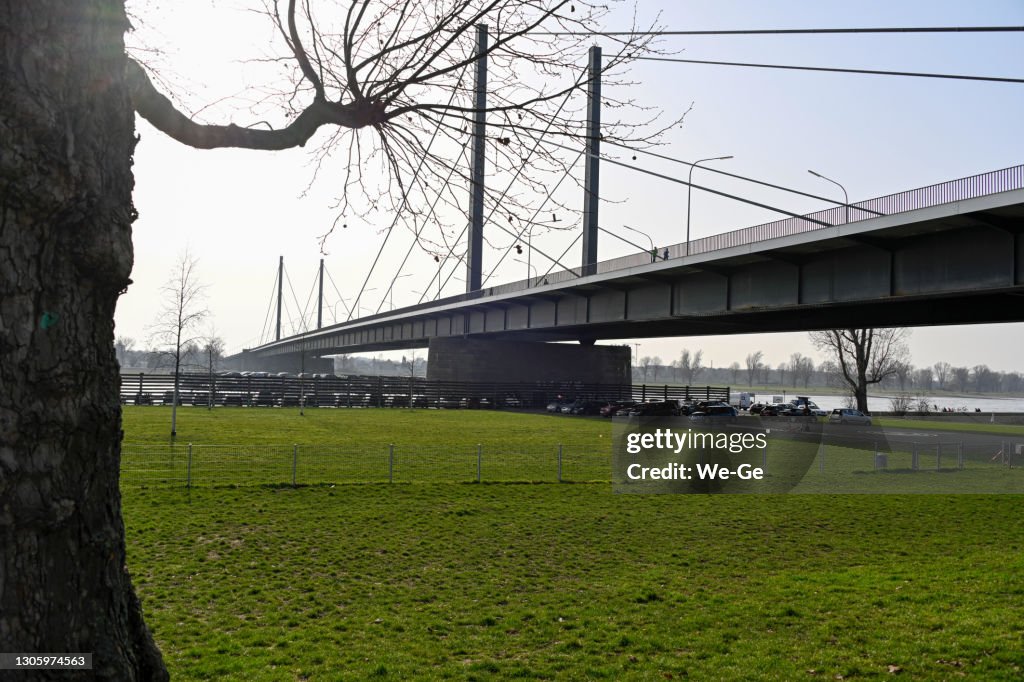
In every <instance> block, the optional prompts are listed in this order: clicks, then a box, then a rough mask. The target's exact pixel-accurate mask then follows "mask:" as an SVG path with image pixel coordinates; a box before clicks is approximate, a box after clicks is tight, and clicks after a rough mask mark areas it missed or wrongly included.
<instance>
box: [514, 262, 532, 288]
mask: <svg viewBox="0 0 1024 682" xmlns="http://www.w3.org/2000/svg"><path fill="white" fill-rule="evenodd" d="M512 260H514V261H515V262H517V263H522V264H523V265H525V266H526V279H530V271H531V270H532V271H533V279H534V280H535V281H536V279H537V266H536V265H534V264H533V263H530V262H529V261H525V260H523V259H522V258H513V259H512ZM530 286H533V285H532V284H531V285H530Z"/></svg>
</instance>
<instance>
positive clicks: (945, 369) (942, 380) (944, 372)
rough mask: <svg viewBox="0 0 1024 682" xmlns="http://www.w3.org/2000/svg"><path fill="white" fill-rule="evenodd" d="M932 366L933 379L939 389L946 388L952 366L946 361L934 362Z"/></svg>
mask: <svg viewBox="0 0 1024 682" xmlns="http://www.w3.org/2000/svg"><path fill="white" fill-rule="evenodd" d="M932 368H933V369H934V370H935V381H936V382H938V384H939V389H940V390H941V389H944V388H946V382H947V381H949V378H950V376H951V375H952V373H953V366H952V365H951V364H949V363H948V362H936V363H935V364H934V365H933V366H932Z"/></svg>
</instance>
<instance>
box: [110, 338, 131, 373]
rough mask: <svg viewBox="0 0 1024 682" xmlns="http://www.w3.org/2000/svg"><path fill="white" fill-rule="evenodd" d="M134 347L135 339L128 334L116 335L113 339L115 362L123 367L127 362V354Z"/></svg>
mask: <svg viewBox="0 0 1024 682" xmlns="http://www.w3.org/2000/svg"><path fill="white" fill-rule="evenodd" d="M134 349H135V339H133V338H132V337H130V336H118V337H117V339H116V340H115V341H114V352H115V353H117V364H118V365H120V366H121V367H124V366H125V365H126V364H127V363H128V354H129V353H131V352H132V351H133V350H134Z"/></svg>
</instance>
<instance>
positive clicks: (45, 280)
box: [0, 0, 673, 681]
mask: <svg viewBox="0 0 1024 682" xmlns="http://www.w3.org/2000/svg"><path fill="white" fill-rule="evenodd" d="M266 7H267V15H268V17H269V19H270V21H271V23H272V25H273V26H274V27H275V28H276V29H277V33H278V34H279V36H280V37H279V38H278V42H277V46H278V48H279V51H278V53H277V54H271V55H270V57H269V60H270V62H271V63H273V64H274V65H280V64H281V63H282V62H280V61H278V59H277V58H278V57H286V58H287V59H288V63H289V64H290V65H291V73H292V74H293V76H294V78H293V79H292V80H286V81H284V82H279V83H258V84H253V87H252V88H251V90H250V91H249V92H247V93H245V94H246V95H248V96H250V97H248V99H249V100H250V101H251V100H253V99H256V100H259V101H257V102H255V103H254V108H255V109H257V110H258V111H254V112H253V113H252V114H246V118H245V119H244V120H242V119H241V118H239V119H238V121H239V122H240V123H241V125H235V124H233V123H227V121H228V120H229V118H234V116H231V117H224V119H223V120H222V121H221V122H220V123H212V124H209V125H207V124H206V123H205V122H203V121H200V120H198V116H189V115H186V114H185V113H182V111H181V110H179V109H178V108H177V107H176V106H175V104H174V103H173V102H172V100H171V99H169V98H168V97H166V96H165V94H164V93H161V92H160V91H159V90H158V89H157V88H156V87H155V86H154V84H153V79H152V78H151V74H147V73H146V72H145V70H144V69H143V67H141V66H140V65H139V63H138V62H137V61H135V60H133V59H131V58H128V57H126V49H125V48H126V46H125V42H124V33H125V31H127V30H128V29H129V22H128V17H127V15H126V13H125V6H124V0H74V1H73V2H69V1H68V0H33V2H9V3H6V4H5V6H4V11H3V12H0V43H2V44H3V46H4V49H3V50H0V107H2V110H3V116H2V117H0V121H2V123H0V149H2V150H4V151H5V153H0V178H3V192H2V196H3V202H4V230H3V234H4V238H5V240H9V242H7V241H5V246H8V247H9V248H10V249H11V250H12V252H16V253H18V254H19V257H18V258H13V259H8V262H5V268H4V269H3V271H2V272H0V300H3V302H4V306H5V308H4V315H5V319H6V318H7V317H8V316H9V317H10V319H17V320H22V321H24V324H19V325H0V384H2V385H3V387H4V390H3V391H0V411H2V412H3V413H4V414H9V415H13V416H12V417H11V419H13V420H14V421H13V422H12V423H11V424H10V425H9V426H10V428H5V429H3V430H0V450H3V451H4V452H5V453H8V454H9V457H4V458H2V461H0V478H2V480H3V481H4V486H5V490H8V491H47V492H46V494H35V493H32V494H27V493H26V494H18V495H15V496H10V497H9V498H5V504H4V505H3V514H2V516H3V519H4V522H3V523H0V546H2V547H3V548H4V551H3V552H0V575H2V576H4V579H3V580H0V604H3V609H2V610H0V651H28V652H31V651H34V652H46V651H66V652H75V651H93V652H103V656H102V659H103V660H102V666H103V667H102V670H99V671H96V673H95V675H96V676H97V677H100V678H102V679H111V680H115V679H116V680H126V681H129V680H162V679H166V678H167V672H166V669H165V667H164V665H163V662H162V660H161V656H160V653H159V651H158V650H157V648H156V646H155V645H154V643H153V639H152V636H151V634H150V632H149V631H148V629H147V628H146V625H145V623H144V621H143V618H142V612H141V609H140V607H139V602H138V599H137V597H136V595H135V593H134V590H133V588H132V585H131V580H130V577H129V575H128V573H127V571H126V569H125V556H126V552H125V541H124V525H123V521H122V519H121V507H120V496H119V493H118V473H119V468H120V467H119V464H120V454H121V453H120V435H121V412H120V406H119V401H118V391H117V386H118V366H117V358H116V354H115V349H114V325H113V315H114V308H115V306H116V303H117V299H118V297H119V296H120V294H121V293H123V292H124V291H125V290H126V289H127V287H128V286H129V285H130V284H131V280H130V278H129V276H130V273H131V269H132V259H133V255H132V244H131V226H132V222H133V221H134V218H135V211H134V208H133V205H132V188H133V185H134V178H133V176H132V155H133V152H134V148H135V144H136V140H137V137H136V135H135V127H134V126H135V113H136V112H137V113H139V114H140V115H141V116H142V117H144V118H145V119H147V120H148V121H150V123H152V124H153V125H154V126H155V127H156V128H157V129H159V130H162V131H163V132H165V133H166V134H168V135H170V136H171V137H173V138H175V139H177V140H179V141H181V142H183V143H185V144H189V145H191V146H194V147H200V148H213V147H244V148H250V149H261V150H274V149H285V148H290V147H298V146H302V145H305V144H306V143H307V142H309V141H310V139H311V138H312V135H313V133H314V132H316V131H318V130H320V129H322V128H328V129H330V132H333V133H336V134H334V135H331V134H327V135H324V136H323V137H322V138H321V139H323V140H324V141H325V143H324V145H323V146H322V147H320V148H319V150H318V152H317V154H319V156H318V157H314V160H315V161H324V160H325V159H326V156H327V155H329V153H331V152H340V153H338V154H336V155H335V158H338V159H340V163H343V164H345V168H344V169H343V171H344V175H343V176H342V180H341V182H340V183H339V186H340V192H341V196H340V199H341V203H340V208H339V215H338V217H339V220H345V219H347V217H348V216H353V215H360V214H363V215H365V214H366V213H367V212H370V211H373V210H374V209H377V208H378V207H379V208H380V209H382V210H383V209H402V210H400V211H396V212H398V213H400V214H401V215H402V216H403V218H404V219H405V221H406V224H407V225H408V226H409V227H410V229H414V228H415V227H417V226H419V225H422V224H423V223H424V222H425V221H426V219H427V216H428V214H429V215H430V216H431V218H430V219H431V220H436V219H435V218H433V215H434V213H433V212H432V211H429V210H428V204H429V202H428V201H426V200H425V199H426V198H433V197H434V196H436V195H438V194H441V195H444V199H445V201H446V203H448V204H449V205H453V206H454V205H459V207H460V210H463V209H462V207H461V204H462V202H460V201H458V198H457V195H456V193H455V191H454V189H453V188H455V189H457V188H458V187H459V185H460V184H465V183H466V182H467V177H466V172H465V169H464V168H463V164H462V163H460V162H458V159H460V158H461V153H462V149H463V147H464V143H465V141H466V140H467V139H468V131H467V130H466V128H467V119H468V118H471V117H472V116H473V115H474V114H475V113H476V111H475V107H474V105H473V104H472V103H471V99H470V98H471V96H472V93H471V91H470V88H468V87H466V84H467V82H468V80H467V79H468V74H467V71H468V68H467V67H469V66H470V65H471V64H472V63H473V62H474V61H475V60H476V58H477V56H476V55H475V54H474V52H473V49H474V48H473V46H472V41H471V40H470V39H469V37H470V33H471V32H472V27H473V26H475V25H476V24H480V23H485V24H488V25H489V26H490V27H491V33H492V35H493V36H494V40H493V41H492V42H491V43H490V45H489V47H488V49H487V56H488V58H489V60H490V63H491V80H490V83H491V87H490V90H491V95H490V102H489V118H488V121H487V124H488V127H489V131H488V133H487V143H488V147H489V155H490V157H491V158H490V161H491V163H492V166H491V167H492V169H493V170H494V171H495V172H496V171H498V170H499V169H500V170H503V171H504V172H505V173H506V174H510V175H513V176H514V171H515V170H517V169H526V173H525V175H524V176H523V177H520V182H521V184H522V187H521V189H522V190H523V191H521V192H512V193H510V195H512V196H510V197H505V198H504V199H502V198H500V197H501V195H499V194H498V193H497V191H496V190H494V189H490V190H489V194H488V196H487V206H488V208H490V209H495V210H496V209H499V208H500V209H502V210H496V211H495V212H496V215H498V216H511V217H510V218H509V221H510V222H512V221H515V222H516V223H518V221H520V220H523V218H522V215H523V213H522V211H521V210H519V211H517V210H516V209H517V208H519V209H523V208H531V207H533V206H534V205H535V204H536V203H539V199H536V198H534V199H531V196H533V197H536V196H538V195H539V194H540V192H541V188H543V187H545V186H546V181H547V180H548V179H549V176H550V175H552V174H559V173H561V172H562V171H563V170H564V169H566V168H567V167H569V166H570V165H571V161H572V154H573V152H568V153H566V154H564V155H563V154H561V153H560V151H558V149H557V148H556V147H553V146H552V145H551V144H550V142H551V141H558V142H559V143H560V144H564V145H566V146H569V147H570V148H572V149H578V148H579V146H581V145H580V142H581V140H582V138H583V137H584V136H585V135H586V133H585V131H584V129H583V126H582V124H581V123H580V120H579V119H580V117H579V116H577V115H576V113H577V112H576V108H578V103H577V102H576V101H575V100H573V93H578V92H580V91H581V90H582V89H583V88H585V87H586V78H585V76H584V75H583V73H582V69H581V66H582V64H583V60H582V58H581V57H582V55H583V53H584V51H585V49H586V47H587V45H588V44H589V42H590V40H591V39H590V38H589V37H587V36H582V35H579V34H580V33H586V32H587V31H589V30H592V29H596V28H599V20H600V18H601V16H602V12H603V11H604V10H603V5H598V4H597V3H593V4H591V3H588V2H586V1H585V0H573V1H572V2H570V1H568V0H566V1H554V2H551V3H544V4H540V3H535V2H532V1H530V0H488V1H486V2H479V1H478V0H473V1H470V0H464V1H457V0H410V1H409V2H406V3H403V4H401V5H400V6H398V5H396V3H392V2H389V1H387V0H377V1H375V2H371V0H353V2H350V3H348V4H347V5H344V6H342V5H336V6H331V5H330V4H329V3H317V4H316V5H315V6H314V5H313V4H312V3H298V2H296V1H295V0H290V1H289V2H287V3H278V2H274V1H271V2H269V3H268V4H267V6H266ZM279 7H281V8H282V10H283V13H280V14H279V12H278V8H279ZM314 7H315V8H316V11H320V8H326V10H327V11H328V12H329V11H334V14H333V16H334V17H336V20H335V21H334V22H331V21H329V20H328V21H324V20H323V17H322V16H317V17H314V16H312V14H313V12H314V9H313V8H314ZM574 10H575V11H574ZM326 16H331V15H326ZM565 29H568V30H569V31H571V32H574V33H575V35H571V36H566V35H553V34H555V33H559V32H563V31H564V30H565ZM612 40H614V39H612ZM650 40H651V38H648V37H640V36H638V37H636V38H623V39H620V40H619V42H618V43H617V49H616V50H615V51H614V52H612V53H611V54H609V55H608V58H607V59H606V60H605V65H604V69H603V76H604V78H605V82H606V83H612V82H613V81H614V80H615V79H616V77H618V78H619V82H620V83H622V82H625V76H624V75H623V74H624V72H623V71H622V69H623V67H625V66H626V65H627V63H628V62H629V61H630V60H631V59H633V58H635V57H638V56H642V55H643V54H644V53H645V52H648V53H649V51H650V47H651V46H650V42H649V41H650ZM240 57H242V56H241V55H240ZM616 74H618V76H616ZM157 80H159V79H157ZM260 93H269V97H267V98H262V97H261V95H260ZM179 94H180V93H179ZM604 99H605V102H606V103H610V104H613V105H614V104H616V102H615V101H614V99H615V97H614V92H613V90H612V89H611V88H607V89H606V92H605V95H604ZM562 100H566V106H564V107H562V106H561V105H562ZM618 104H622V105H626V106H625V107H624V108H620V109H617V111H619V112H626V111H628V105H629V103H628V102H625V101H620V102H618ZM560 107H561V108H560ZM189 108H192V109H193V110H198V109H199V107H191V105H190V107H189ZM271 108H273V111H270V109H271ZM628 118H636V116H635V115H632V114H631V115H628V116H626V115H624V119H628ZM653 118H654V117H653V116H650V117H648V121H649V120H650V119H653ZM263 121H268V122H270V123H269V124H265V123H263ZM648 121H641V122H640V123H641V125H633V124H630V123H629V121H628V120H623V121H620V122H616V121H614V120H610V119H606V121H605V126H604V131H603V134H604V135H605V139H609V140H618V141H625V142H634V143H636V144H638V145H646V144H649V143H653V142H655V141H656V140H657V133H658V132H659V130H661V129H664V128H665V127H670V126H671V125H672V123H673V122H672V121H670V122H668V125H667V126H663V127H662V128H659V129H653V130H652V127H651V126H648V125H646V124H647V123H648ZM356 131H361V132H359V134H356ZM435 131H436V132H437V134H438V136H440V137H441V138H442V144H440V145H437V146H434V147H432V146H431V145H430V143H429V137H430V136H431V135H432V134H433V133H434V132H435ZM364 133H365V134H364ZM541 140H544V141H545V143H544V144H540V143H541ZM535 145H536V146H537V147H538V148H539V150H538V151H533V146H535ZM10 150H15V152H16V153H6V152H8V151H10ZM421 160H422V161H423V164H422V171H421V172H420V173H419V174H417V173H416V171H417V170H419V169H420V161H421ZM380 171H383V172H382V174H381V175H380V176H379V177H380V178H381V179H380V181H379V182H378V181H377V180H376V178H377V177H378V176H377V175H376V174H377V173H378V172H380ZM449 173H451V174H452V179H451V181H449V180H448V179H447V178H448V174H449ZM529 190H532V191H529ZM531 202H532V203H531ZM504 209H509V210H504ZM450 213H454V212H450ZM502 219H504V218H502ZM446 220H448V222H449V223H452V224H454V223H457V222H458V223H461V218H459V217H450V218H447V219H446ZM437 222H440V221H439V220H438V221H437ZM342 224H344V223H342ZM439 231H440V230H438V232H439ZM513 234H515V233H513ZM420 243H421V244H424V245H425V248H428V249H429V248H434V249H435V250H438V251H443V250H445V249H444V246H445V245H444V243H443V242H442V243H441V244H440V247H441V248H438V245H436V244H435V245H433V246H431V244H430V241H429V239H428V238H427V237H423V238H422V239H420ZM445 255H446V256H447V251H446V253H445ZM30 323H31V325H32V328H33V329H34V332H33V333H31V334H28V333H25V329H27V328H28V327H27V325H28V324H30ZM40 377H45V379H44V380H43V381H40V380H39V378H40ZM174 402H177V401H176V400H175V401H174ZM172 430H173V426H172ZM10 461H14V462H32V463H33V466H32V467H25V466H20V467H10V466H7V465H6V464H4V462H10ZM83 481H88V483H89V484H88V485H82V482H83ZM25 595H46V600H45V603H44V602H41V601H40V600H38V599H26V598H25Z"/></svg>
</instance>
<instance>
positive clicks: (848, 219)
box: [807, 168, 850, 223]
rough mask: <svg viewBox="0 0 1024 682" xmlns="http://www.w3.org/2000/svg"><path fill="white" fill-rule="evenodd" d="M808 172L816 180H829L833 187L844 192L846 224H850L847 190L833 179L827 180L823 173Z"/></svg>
mask: <svg viewBox="0 0 1024 682" xmlns="http://www.w3.org/2000/svg"><path fill="white" fill-rule="evenodd" d="M807 172H808V173H810V174H811V175H813V176H814V177H816V178H821V179H822V180H827V181H828V182H831V183H832V184H833V185H835V186H836V187H838V188H839V189H841V190H843V206H845V207H846V222H847V223H849V222H850V197H849V195H848V194H847V193H846V188H845V187H843V186H842V185H840V184H839V183H838V182H836V181H835V180H833V179H832V178H826V177H825V176H824V175H822V174H821V173H815V172H814V171H812V170H811V169H810V168H808V169H807Z"/></svg>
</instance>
